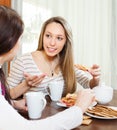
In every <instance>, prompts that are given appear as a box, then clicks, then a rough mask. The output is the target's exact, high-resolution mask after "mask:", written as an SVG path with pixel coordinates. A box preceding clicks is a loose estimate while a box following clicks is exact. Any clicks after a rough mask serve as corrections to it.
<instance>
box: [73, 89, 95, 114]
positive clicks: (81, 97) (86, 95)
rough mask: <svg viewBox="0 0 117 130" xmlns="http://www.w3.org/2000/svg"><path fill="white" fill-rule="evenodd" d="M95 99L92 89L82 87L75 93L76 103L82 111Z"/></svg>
mask: <svg viewBox="0 0 117 130" xmlns="http://www.w3.org/2000/svg"><path fill="white" fill-rule="evenodd" d="M94 101H95V95H94V92H93V90H91V89H83V90H80V91H78V93H77V101H76V104H75V105H77V106H78V107H80V108H81V109H82V111H83V113H84V112H85V111H86V110H87V108H88V107H89V106H90V105H91V104H92V103H93V102H94Z"/></svg>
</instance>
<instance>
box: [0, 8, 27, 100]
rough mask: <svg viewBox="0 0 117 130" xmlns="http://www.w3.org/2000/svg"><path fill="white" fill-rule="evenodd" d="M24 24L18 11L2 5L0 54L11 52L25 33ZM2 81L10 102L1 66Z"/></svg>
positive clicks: (6, 96) (0, 78)
mask: <svg viewBox="0 0 117 130" xmlns="http://www.w3.org/2000/svg"><path fill="white" fill-rule="evenodd" d="M23 30H24V24H23V21H22V20H21V17H20V16H19V15H18V14H17V12H16V11H15V10H13V9H11V8H9V7H6V6H2V5H1V6H0V55H3V54H5V53H7V52H9V51H10V50H11V49H12V48H13V47H14V46H15V44H16V43H17V41H18V39H19V37H20V36H21V34H22V33H23ZM0 81H1V84H2V85H3V86H4V89H5V98H6V99H7V100H8V101H9V102H10V96H9V92H8V89H7V88H6V86H7V85H6V78H5V75H4V72H3V70H2V68H0Z"/></svg>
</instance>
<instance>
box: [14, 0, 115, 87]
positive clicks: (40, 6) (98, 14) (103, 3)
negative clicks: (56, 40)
mask: <svg viewBox="0 0 117 130" xmlns="http://www.w3.org/2000/svg"><path fill="white" fill-rule="evenodd" d="M15 1H16V0H14V2H15ZM22 6H23V7H22V9H23V12H22V16H23V19H24V21H25V26H26V27H25V30H27V31H25V34H24V36H25V37H24V39H23V40H24V43H23V48H22V49H23V53H25V52H27V51H32V50H35V49H36V47H37V41H38V36H39V33H40V32H39V31H40V28H41V25H42V23H43V22H44V21H45V20H46V19H48V18H49V17H51V16H58V15H59V16H62V17H64V18H65V19H66V20H67V21H68V23H69V24H70V26H71V28H72V30H73V39H74V44H73V46H74V59H75V63H79V64H83V65H86V66H91V65H92V64H99V65H100V67H101V73H102V77H101V80H102V82H105V83H106V84H107V85H109V86H112V87H113V88H117V87H116V86H117V81H116V79H117V63H116V61H117V60H115V57H116V55H115V53H116V47H117V45H116V42H117V40H116V38H117V33H116V30H117V24H116V23H115V21H117V14H116V12H117V9H116V8H117V1H116V0H23V4H22ZM28 8H29V10H28ZM115 26H116V28H115ZM27 35H28V36H27ZM31 36H32V39H31ZM28 40H29V41H28ZM29 43H30V44H31V46H32V47H31V48H30V50H26V49H27V48H28V46H29ZM115 71H116V72H115Z"/></svg>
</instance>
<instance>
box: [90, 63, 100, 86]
mask: <svg viewBox="0 0 117 130" xmlns="http://www.w3.org/2000/svg"><path fill="white" fill-rule="evenodd" d="M88 71H89V73H90V74H91V75H92V77H93V78H92V79H91V81H90V87H91V88H93V87H95V86H97V85H99V81H100V76H101V69H100V66H99V65H96V64H94V65H93V66H92V67H91V68H90V69H89V70H88Z"/></svg>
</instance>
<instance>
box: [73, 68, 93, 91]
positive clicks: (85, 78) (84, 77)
mask: <svg viewBox="0 0 117 130" xmlns="http://www.w3.org/2000/svg"><path fill="white" fill-rule="evenodd" d="M75 73H76V79H77V82H78V83H79V84H80V85H81V86H83V87H84V88H90V86H89V82H90V80H91V78H92V77H91V75H89V74H88V73H86V72H84V71H82V70H78V69H75Z"/></svg>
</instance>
